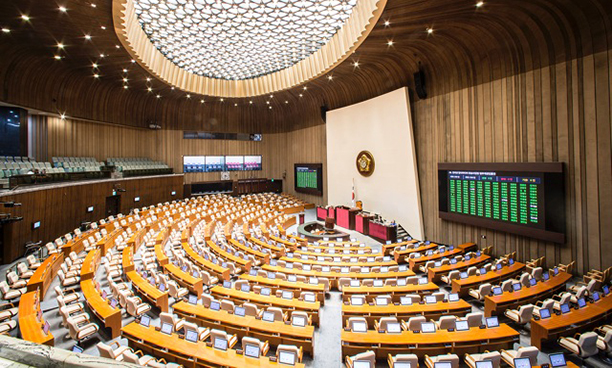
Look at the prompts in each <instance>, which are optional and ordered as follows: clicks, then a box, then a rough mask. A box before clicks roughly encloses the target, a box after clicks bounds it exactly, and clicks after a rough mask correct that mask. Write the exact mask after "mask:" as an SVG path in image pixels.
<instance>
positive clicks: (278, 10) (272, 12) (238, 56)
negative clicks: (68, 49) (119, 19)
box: [134, 0, 357, 80]
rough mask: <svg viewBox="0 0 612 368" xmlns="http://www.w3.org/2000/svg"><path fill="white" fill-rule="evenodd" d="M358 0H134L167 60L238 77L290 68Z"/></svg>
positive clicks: (340, 23)
mask: <svg viewBox="0 0 612 368" xmlns="http://www.w3.org/2000/svg"><path fill="white" fill-rule="evenodd" d="M356 3H357V0H324V1H319V0H134V8H135V12H136V15H137V17H138V21H139V23H140V25H141V27H142V29H143V30H144V31H145V33H146V34H147V36H148V37H149V39H150V40H151V42H152V43H153V45H154V46H155V47H156V48H157V49H158V50H159V51H160V52H161V53H162V54H164V55H165V56H166V58H168V59H169V60H170V61H172V62H173V63H175V64H176V65H178V66H179V67H180V68H183V69H185V70H187V71H189V72H192V73H195V74H197V75H201V76H206V77H211V78H219V79H227V80H242V79H249V78H254V77H259V76H262V75H266V74H270V73H274V72H277V71H279V70H283V69H285V68H288V67H290V66H292V65H294V64H296V63H298V62H299V61H301V60H303V59H305V58H307V57H308V56H310V55H312V54H313V53H314V52H316V51H317V50H319V49H320V48H321V47H322V46H323V45H325V44H326V43H327V42H328V41H329V40H330V39H331V38H332V37H333V36H334V35H335V34H336V32H337V31H338V30H339V29H340V28H341V27H342V26H343V24H344V23H345V21H346V20H347V19H348V18H349V16H350V15H351V12H352V11H353V8H354V7H355V5H356Z"/></svg>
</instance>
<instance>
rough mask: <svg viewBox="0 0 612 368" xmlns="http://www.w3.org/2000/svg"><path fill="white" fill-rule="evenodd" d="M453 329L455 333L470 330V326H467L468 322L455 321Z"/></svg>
mask: <svg viewBox="0 0 612 368" xmlns="http://www.w3.org/2000/svg"><path fill="white" fill-rule="evenodd" d="M455 329H456V330H457V331H467V330H469V329H470V325H469V324H468V321H463V320H462V321H457V322H455Z"/></svg>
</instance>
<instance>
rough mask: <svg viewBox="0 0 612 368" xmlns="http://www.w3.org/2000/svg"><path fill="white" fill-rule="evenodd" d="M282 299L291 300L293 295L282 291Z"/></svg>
mask: <svg viewBox="0 0 612 368" xmlns="http://www.w3.org/2000/svg"><path fill="white" fill-rule="evenodd" d="M282 295H283V299H293V293H292V292H291V291H283V294H282Z"/></svg>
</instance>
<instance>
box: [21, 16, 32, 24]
mask: <svg viewBox="0 0 612 368" xmlns="http://www.w3.org/2000/svg"><path fill="white" fill-rule="evenodd" d="M21 19H22V20H25V21H26V22H29V21H30V17H28V16H27V15H25V14H21Z"/></svg>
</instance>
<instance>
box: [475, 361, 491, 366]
mask: <svg viewBox="0 0 612 368" xmlns="http://www.w3.org/2000/svg"><path fill="white" fill-rule="evenodd" d="M476 368H493V362H492V361H490V360H481V361H479V362H476Z"/></svg>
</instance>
